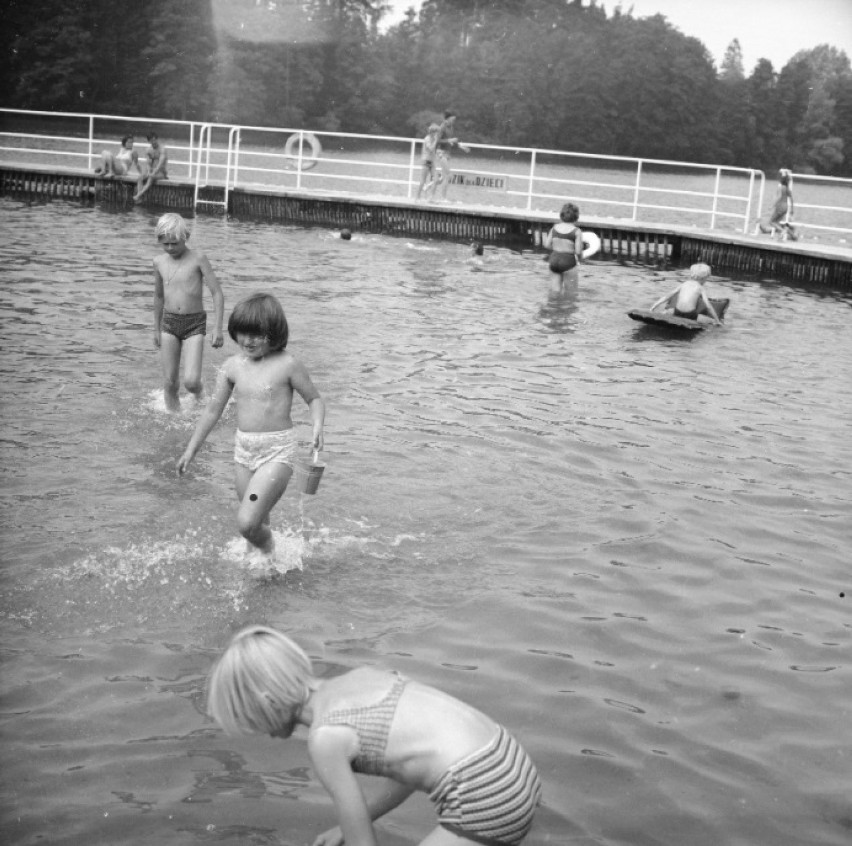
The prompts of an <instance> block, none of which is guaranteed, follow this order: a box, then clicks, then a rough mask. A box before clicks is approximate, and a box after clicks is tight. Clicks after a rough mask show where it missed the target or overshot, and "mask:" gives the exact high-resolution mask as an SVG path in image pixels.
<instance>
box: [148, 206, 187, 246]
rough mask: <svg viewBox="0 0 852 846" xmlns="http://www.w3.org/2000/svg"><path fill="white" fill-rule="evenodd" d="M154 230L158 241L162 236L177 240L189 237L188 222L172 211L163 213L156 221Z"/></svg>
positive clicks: (184, 239)
mask: <svg viewBox="0 0 852 846" xmlns="http://www.w3.org/2000/svg"><path fill="white" fill-rule="evenodd" d="M154 231H155V232H156V234H157V240H158V241H159V240H160V239H161V238H164V237H166V238H169V237H170V238H177V239H178V240H179V241H186V240H187V238H189V224H188V223H187V222H186V221H185V220H184V219H183V218H182V217H181V216H180V215H179V214H175V213H174V212H169V213H168V214H164V215H163V216H162V217H161V218H160V219H159V220H158V221H157V228H156V229H155V230H154Z"/></svg>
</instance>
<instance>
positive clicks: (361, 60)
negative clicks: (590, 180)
mask: <svg viewBox="0 0 852 846" xmlns="http://www.w3.org/2000/svg"><path fill="white" fill-rule="evenodd" d="M625 7H626V11H625V10H624V8H623V7H622V6H615V7H614V8H613V9H612V10H608V9H607V7H605V6H604V5H603V4H600V3H594V2H591V4H590V2H589V0H585V2H580V0H426V2H425V3H424V4H423V7H422V9H421V11H420V13H419V15H415V14H413V13H410V14H409V15H408V17H407V18H406V19H405V20H403V21H402V23H400V24H398V25H396V26H394V27H391V28H389V29H384V28H383V27H382V26H381V23H382V16H383V14H385V13H386V11H387V9H386V8H385V4H384V3H383V0H278V1H277V2H272V0H262V2H261V0H149V2H146V3H137V4H124V5H121V6H117V5H116V4H115V3H113V2H107V0H27V2H24V0H17V2H14V1H13V2H7V3H6V4H5V11H4V27H3V32H2V35H0V39H2V42H3V51H2V59H0V63H1V64H2V69H1V70H0V73H2V85H3V100H4V105H5V106H6V107H10V108H21V109H37V110H52V111H72V112H85V113H99V114H117V115H127V116H139V117H152V118H160V119H172V120H199V121H213V122H219V123H236V124H242V125H257V126H282V127H294V128H297V127H298V128H305V129H311V130H315V131H322V130H325V131H340V132H353V133H370V134H387V135H401V136H406V137H410V136H412V135H419V134H421V133H422V131H423V129H424V126H425V124H426V123H428V121H429V120H430V119H431V117H432V116H433V115H434V114H435V113H437V112H439V111H441V110H443V109H444V108H452V109H453V110H454V111H456V112H457V113H458V114H459V121H458V130H459V134H460V135H462V136H463V137H464V138H465V140H467V141H470V142H479V143H488V144H500V145H509V146H512V145H517V146H524V147H538V148H547V149H557V150H566V151H572V152H586V153H599V154H607V155H621V156H636V157H643V158H657V159H676V160H680V161H692V162H702V163H712V164H724V165H731V166H739V167H756V168H761V169H763V170H771V169H775V168H778V167H789V168H792V169H794V170H795V171H798V172H811V173H817V174H824V175H833V176H852V70H850V63H849V57H848V56H847V55H846V54H845V53H844V52H843V51H841V50H838V49H836V48H834V47H832V46H831V45H821V46H819V47H817V48H814V49H811V50H804V51H801V52H800V53H797V54H796V55H795V56H794V57H793V58H791V59H790V61H789V62H788V63H787V64H786V65H785V66H784V67H783V68H780V69H776V68H774V67H773V66H772V64H771V62H769V61H768V60H766V59H760V60H759V61H758V62H757V63H756V65H755V67H754V68H753V69H751V70H750V71H749V72H748V73H747V72H746V71H745V69H744V68H743V63H742V55H741V52H740V48H739V44H738V42H737V41H733V42H732V43H731V45H730V46H729V48H728V51H727V54H726V56H725V58H724V60H723V61H722V63H721V67H718V68H717V67H716V66H715V63H714V61H713V59H712V57H711V56H710V53H709V52H708V50H707V48H706V47H705V46H704V45H703V44H702V42H701V41H700V40H699V39H697V38H693V37H689V36H686V35H683V34H682V33H681V32H680V31H679V30H678V29H676V28H675V27H673V26H672V25H671V24H669V23H668V21H667V20H666V19H665V18H664V17H663V16H660V15H657V16H654V17H650V18H641V19H637V18H634V17H633V16H632V14H631V12H630V8H629V5H628V4H625Z"/></svg>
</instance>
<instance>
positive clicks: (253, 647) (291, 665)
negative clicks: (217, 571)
mask: <svg viewBox="0 0 852 846" xmlns="http://www.w3.org/2000/svg"><path fill="white" fill-rule="evenodd" d="M312 678H313V667H312V666H311V659H310V658H308V656H307V655H306V654H305V652H304V650H302V648H301V647H300V646H298V645H297V644H296V643H294V642H293V641H292V640H290V638H289V637H287V636H286V635H284V634H281V632H279V631H276V630H275V629H271V628H269V627H267V626H250V627H249V628H247V629H243V630H242V631H241V632H239V633H238V634H236V635H235V636H234V637H233V639H232V640H231V642H230V644H229V645H228V648H227V649H226V650H225V651H224V653H223V654H222V656H221V658H219V660H218V661H217V662H216V665H215V666H214V667H213V670H212V672H211V673H210V679H209V681H208V683H207V713H208V714H210V716H211V717H213V718H214V719H215V720H216V722H218V723H219V724H220V725H221V726H222V728H224V729H225V731H226V732H228V734H272V733H273V732H276V731H279V730H280V729H281V728H283V727H284V726H286V725H288V724H290V723H291V721H292V719H293V718H294V716H295V715H296V714H297V713H298V711H299V709H300V708H301V707H302V705H304V703H305V701H306V700H307V698H308V695H309V693H310V682H311V680H312Z"/></svg>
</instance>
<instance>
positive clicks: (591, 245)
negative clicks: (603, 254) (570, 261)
mask: <svg viewBox="0 0 852 846" xmlns="http://www.w3.org/2000/svg"><path fill="white" fill-rule="evenodd" d="M600 248H601V239H600V238H598V236H597V235H595V233H594V232H585V231H584V232H583V252H582V256H583V258H589V257H590V256H593V255H594V254H595V253H597V252H600Z"/></svg>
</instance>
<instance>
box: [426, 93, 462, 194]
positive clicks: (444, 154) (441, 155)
mask: <svg viewBox="0 0 852 846" xmlns="http://www.w3.org/2000/svg"><path fill="white" fill-rule="evenodd" d="M456 117H457V115H456V113H455V112H452V111H450V110H449V109H448V110H447V111H445V112H444V120H443V121H442V122H441V124H440V126H439V128H438V152H437V158H438V167H440V168H441V176H440V180H438V181H440V183H441V199H440V202H442V203H444V202H446V201H447V189H448V188H449V187H450V175H451V173H452V171H451V168H450V150H451V149H452V148H453V147H458V148H459V149H460V150H463V151H464V152H465V153H469V152H470V147H468V146H466V145H465V144H462V143H461V142H460V141H459V139H458V138H456V137H454V136H453V130H454V129H455V125H456ZM437 188H438V182H437V181H433V182H432V198H433V199H434V197H435V191H436V190H437Z"/></svg>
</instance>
